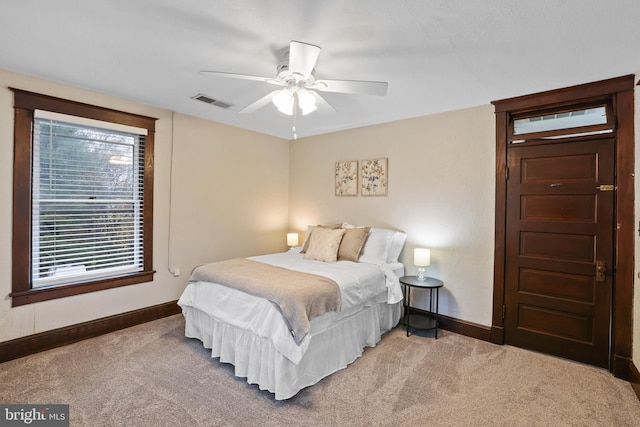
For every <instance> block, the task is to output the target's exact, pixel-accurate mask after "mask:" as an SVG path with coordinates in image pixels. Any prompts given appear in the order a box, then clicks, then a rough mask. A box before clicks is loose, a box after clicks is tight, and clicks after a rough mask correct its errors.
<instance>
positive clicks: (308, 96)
mask: <svg viewBox="0 0 640 427" xmlns="http://www.w3.org/2000/svg"><path fill="white" fill-rule="evenodd" d="M296 95H297V96H298V105H299V106H300V109H301V110H302V115H303V116H306V115H307V114H309V113H312V112H314V111H316V110H317V109H318V107H317V106H316V97H315V96H313V94H312V93H311V92H309V91H308V90H306V89H299V90H298V92H297V93H296Z"/></svg>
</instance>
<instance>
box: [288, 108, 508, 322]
mask: <svg viewBox="0 0 640 427" xmlns="http://www.w3.org/2000/svg"><path fill="white" fill-rule="evenodd" d="M379 157H386V158H388V180H389V188H388V195H387V196H386V197H362V196H358V197H336V196H334V173H333V171H334V164H335V162H336V161H344V160H363V159H371V158H379ZM494 165H495V119H494V114H493V107H492V106H482V107H477V108H471V109H466V110H460V111H455V112H451V113H445V114H438V115H432V116H426V117H419V118H415V119H410V120H402V121H398V122H393V123H388V124H383V125H378V126H369V127H364V128H358V129H352V130H348V131H342V132H337V133H333V134H328V135H322V136H316V137H310V138H304V139H301V140H298V141H293V142H292V145H291V177H290V182H291V184H290V188H291V191H290V199H291V203H290V211H289V218H290V219H289V221H290V224H291V229H292V230H296V231H299V232H300V233H301V238H302V237H303V236H304V230H305V229H306V226H307V225H309V224H317V223H331V222H342V221H347V222H351V223H355V224H361V225H373V226H383V227H389V228H395V229H399V230H403V231H405V232H406V233H407V235H408V238H407V244H406V246H405V249H404V251H403V255H402V258H401V259H402V261H403V262H404V263H405V265H406V267H407V273H408V274H415V272H416V267H415V266H414V265H413V249H414V248H415V247H428V248H430V249H431V257H432V260H431V262H432V265H431V266H430V267H428V268H427V271H428V274H429V275H432V276H434V277H438V278H440V279H442V280H443V281H444V283H445V288H444V290H443V292H442V293H441V298H440V304H441V305H440V309H441V312H442V313H444V314H446V315H448V316H452V317H455V318H458V319H463V320H467V321H470V322H475V323H478V324H481V325H490V324H491V310H492V294H493V246H494V245H493V241H494V215H493V211H494V203H495V201H494V200H495V196H494V192H495V166H494ZM424 297H425V295H422V296H421V297H419V298H418V301H417V304H418V305H419V306H420V305H422V306H423V307H424Z"/></svg>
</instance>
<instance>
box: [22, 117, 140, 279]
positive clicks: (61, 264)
mask: <svg viewBox="0 0 640 427" xmlns="http://www.w3.org/2000/svg"><path fill="white" fill-rule="evenodd" d="M145 134H146V130H144V129H142V130H141V129H136V128H129V127H126V126H125V127H123V126H120V125H115V126H114V125H113V124H111V123H103V122H97V121H90V122H89V121H86V120H85V119H80V118H78V117H74V116H66V115H60V114H53V113H46V112H39V111H38V112H36V114H35V117H34V128H33V172H32V173H33V179H32V182H33V188H32V200H33V206H32V227H33V229H32V241H31V252H32V257H31V265H32V268H31V276H32V277H31V282H32V287H33V288H39V287H47V286H55V285H62V284H70V283H74V282H81V281H83V282H84V281H87V280H98V279H102V278H108V277H112V276H116V275H122V274H125V273H129V272H131V273H133V272H138V271H142V269H143V259H142V256H143V250H142V249H143V247H142V245H143V235H142V232H143V228H142V224H143V222H142V219H143V218H142V212H143V185H144V180H143V177H144V135H145Z"/></svg>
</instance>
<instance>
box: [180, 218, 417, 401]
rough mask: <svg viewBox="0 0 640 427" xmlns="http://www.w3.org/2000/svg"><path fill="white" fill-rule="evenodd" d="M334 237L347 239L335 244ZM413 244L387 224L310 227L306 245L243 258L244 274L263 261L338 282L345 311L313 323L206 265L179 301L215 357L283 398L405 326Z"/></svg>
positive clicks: (189, 330) (188, 331) (188, 329)
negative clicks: (406, 258)
mask: <svg viewBox="0 0 640 427" xmlns="http://www.w3.org/2000/svg"><path fill="white" fill-rule="evenodd" d="M326 230H330V231H326ZM339 230H342V231H339ZM329 234H331V235H332V236H337V235H341V237H340V239H338V238H337V237H333V240H331V239H326V236H328V235H329ZM354 236H357V239H354ZM321 237H324V238H321ZM405 240H406V235H405V233H403V232H399V231H394V230H387V229H381V228H370V227H357V226H353V225H349V224H340V225H337V226H336V225H333V226H310V227H309V228H308V230H307V237H306V238H305V241H304V242H303V245H302V246H299V247H296V248H293V249H291V250H289V251H287V252H282V253H276V254H269V255H261V256H255V257H249V258H246V259H242V260H238V262H242V263H246V265H247V268H244V266H245V264H239V265H241V266H243V268H241V270H242V275H244V276H241V277H247V276H246V275H247V274H250V273H249V271H252V270H251V269H249V268H248V267H251V266H253V265H254V264H255V265H256V266H257V267H260V268H273V269H284V270H286V271H287V272H290V274H293V275H295V274H306V275H313V276H319V277H322V278H325V279H326V280H327V281H329V282H333V283H335V284H336V285H337V289H338V291H337V292H339V298H338V301H339V303H338V307H337V308H336V309H335V310H332V309H331V308H329V309H328V310H327V311H325V312H319V313H314V314H313V317H310V318H309V319H308V321H307V323H306V324H305V326H301V325H300V324H304V323H305V322H304V321H302V322H299V321H297V320H295V321H292V320H291V317H290V314H289V313H287V312H286V309H283V307H288V306H289V304H283V303H280V302H278V301H275V302H274V300H273V299H272V298H271V296H267V297H263V296H259V295H258V294H254V293H253V291H247V290H246V289H244V288H242V287H240V288H235V287H230V286H229V285H228V284H226V283H224V284H223V283H218V277H217V276H214V278H213V279H208V277H209V276H207V275H203V273H202V271H208V270H207V269H209V270H215V269H216V268H217V267H218V266H219V264H224V262H219V263H211V264H207V265H205V266H200V267H198V268H196V269H194V272H193V273H192V275H191V278H190V280H189V282H188V284H187V287H186V288H185V290H184V292H183V294H182V295H181V297H180V299H179V301H178V304H179V305H180V307H181V308H182V313H183V315H184V317H185V336H186V337H188V338H195V339H198V340H200V341H201V342H202V344H203V345H204V347H205V348H207V349H211V357H216V358H219V360H220V362H223V363H230V364H232V365H233V366H234V369H235V375H236V376H238V377H243V378H246V380H247V382H248V383H250V384H257V385H258V387H259V388H260V389H261V390H268V391H270V392H271V393H273V394H274V395H275V399H276V400H284V399H289V398H291V397H293V396H294V395H295V394H297V393H298V392H299V391H300V390H301V389H303V388H305V387H308V386H311V385H313V384H315V383H317V382H318V381H320V380H321V379H322V378H324V377H326V376H328V375H330V374H332V373H333V372H335V371H338V370H340V369H343V368H345V367H347V365H349V364H350V363H352V362H353V361H355V360H356V359H357V358H358V357H360V356H361V355H362V353H363V350H364V348H366V347H373V346H375V345H376V344H377V343H378V342H379V341H380V339H381V337H382V335H383V334H384V333H385V332H387V331H389V330H390V329H392V328H393V327H395V326H396V325H397V324H398V323H399V321H400V319H401V318H402V315H403V306H402V303H403V296H402V289H401V287H400V283H399V280H398V279H399V277H401V276H402V275H404V265H403V264H402V263H400V262H398V258H399V255H400V252H401V250H402V248H403V246H404V242H405ZM225 265H227V266H231V265H230V264H225ZM267 271H269V270H267ZM251 274H253V273H251ZM293 277H296V276H293ZM220 281H221V282H222V280H220ZM248 281H249V280H248ZM283 281H284V280H283Z"/></svg>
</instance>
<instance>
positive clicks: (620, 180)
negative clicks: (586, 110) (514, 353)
mask: <svg viewBox="0 0 640 427" xmlns="http://www.w3.org/2000/svg"><path fill="white" fill-rule="evenodd" d="M634 80H635V76H634V75H632V74H631V75H626V76H622V77H617V78H613V79H608V80H601V81H598V82H594V83H587V84H583V85H578V86H572V87H568V88H563V89H557V90H551V91H546V92H540V93H536V94H531V95H525V96H520V97H515V98H509V99H503V100H499V101H493V102H492V104H493V105H494V107H495V115H496V205H495V254H494V279H493V280H494V281H493V316H492V324H491V334H490V340H491V342H494V343H496V344H504V319H503V305H504V301H505V271H506V270H505V258H506V253H505V250H506V208H507V145H508V136H507V135H508V131H509V128H508V127H509V119H510V116H511V115H512V114H518V113H524V112H527V111H535V110H540V109H545V108H555V107H560V106H564V105H571V104H574V103H581V102H587V101H589V100H591V99H594V98H605V97H606V98H609V99H611V103H612V105H613V110H614V114H615V124H616V127H615V139H616V146H615V162H616V186H617V190H616V197H615V208H614V209H615V212H614V221H616V223H617V228H618V230H617V233H615V237H614V254H613V255H614V260H615V261H614V275H613V285H612V286H613V287H612V318H611V322H612V326H611V348H610V363H609V370H610V371H611V372H612V373H613V374H614V375H615V376H616V377H618V378H622V379H625V380H629V377H630V369H631V368H630V367H631V361H632V350H633V349H632V335H633V282H634V278H633V268H634V266H633V254H634V233H635V219H634V145H635V136H634V122H633V121H634V98H633V97H634Z"/></svg>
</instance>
